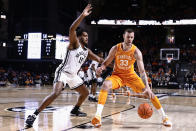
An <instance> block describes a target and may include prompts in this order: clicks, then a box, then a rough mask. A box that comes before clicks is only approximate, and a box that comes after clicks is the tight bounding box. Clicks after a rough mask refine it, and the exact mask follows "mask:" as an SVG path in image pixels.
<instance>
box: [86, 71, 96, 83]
mask: <svg viewBox="0 0 196 131" xmlns="http://www.w3.org/2000/svg"><path fill="white" fill-rule="evenodd" d="M87 75H88V80H89V81H91V80H93V79H96V74H95V71H94V70H92V69H88V70H87Z"/></svg>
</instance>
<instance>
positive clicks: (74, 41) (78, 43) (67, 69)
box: [25, 4, 103, 127]
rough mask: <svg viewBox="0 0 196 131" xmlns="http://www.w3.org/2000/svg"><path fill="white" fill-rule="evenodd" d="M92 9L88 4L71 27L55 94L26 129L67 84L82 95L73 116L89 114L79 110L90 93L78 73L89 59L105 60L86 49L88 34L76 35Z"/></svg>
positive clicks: (34, 115)
mask: <svg viewBox="0 0 196 131" xmlns="http://www.w3.org/2000/svg"><path fill="white" fill-rule="evenodd" d="M91 9H92V7H91V5H90V4H88V5H87V6H86V8H85V9H84V10H83V12H82V14H81V15H80V16H79V17H78V18H77V19H76V20H75V21H74V22H73V24H72V25H71V27H70V29H69V41H70V44H69V46H68V48H67V53H66V55H65V58H64V60H63V62H62V63H61V64H60V65H59V67H58V68H57V69H56V72H55V79H54V85H53V92H52V93H51V94H50V95H48V96H47V97H46V98H45V99H44V100H43V102H42V104H41V105H40V106H39V108H38V109H37V110H36V111H35V112H34V113H33V114H32V115H29V116H28V117H27V120H26V123H25V124H26V127H32V126H33V123H34V121H35V119H36V116H37V115H38V114H39V113H40V112H41V111H42V110H43V109H44V108H46V107H47V106H48V105H49V104H51V103H52V102H53V101H54V100H55V99H56V98H57V97H58V96H59V95H60V93H61V91H62V89H63V88H64V86H65V85H66V84H68V85H69V87H70V88H71V89H74V90H75V91H77V92H78V93H79V94H80V96H79V98H78V101H77V103H76V105H75V107H74V108H73V109H72V111H71V115H72V116H80V117H85V116H87V114H86V113H83V112H81V111H80V110H79V108H80V106H81V105H82V103H83V102H84V100H85V99H86V97H87V96H88V94H89V92H88V90H87V88H86V87H85V85H84V84H83V80H82V79H81V78H80V77H79V76H78V75H77V73H78V71H79V69H80V68H81V66H82V64H83V63H84V62H85V60H86V58H87V57H88V58H90V59H92V60H96V61H98V62H100V63H101V62H103V59H102V58H100V57H98V56H97V55H95V54H94V53H93V52H92V51H91V50H90V49H88V48H87V47H86V46H87V45H88V34H87V32H85V31H82V30H80V31H78V32H77V33H76V29H77V27H78V26H79V24H80V23H81V21H82V20H83V19H84V18H85V17H86V16H88V15H89V14H90V13H91Z"/></svg>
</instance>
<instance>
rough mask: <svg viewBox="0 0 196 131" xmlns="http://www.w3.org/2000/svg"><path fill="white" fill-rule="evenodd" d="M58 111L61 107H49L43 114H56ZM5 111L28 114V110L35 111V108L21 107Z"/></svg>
mask: <svg viewBox="0 0 196 131" xmlns="http://www.w3.org/2000/svg"><path fill="white" fill-rule="evenodd" d="M57 109H59V107H52V106H48V107H46V108H45V109H44V110H43V111H42V112H45V113H49V112H54V111H56V110H57ZM5 110H6V111H11V112H26V111H27V110H35V108H33V107H32V108H30V107H24V106H21V107H13V108H7V109H5Z"/></svg>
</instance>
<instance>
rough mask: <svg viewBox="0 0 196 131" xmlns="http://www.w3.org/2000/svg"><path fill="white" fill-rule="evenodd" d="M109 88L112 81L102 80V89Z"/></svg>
mask: <svg viewBox="0 0 196 131" xmlns="http://www.w3.org/2000/svg"><path fill="white" fill-rule="evenodd" d="M110 88H112V83H111V82H110V81H104V82H103V86H102V89H103V90H109V89H110Z"/></svg>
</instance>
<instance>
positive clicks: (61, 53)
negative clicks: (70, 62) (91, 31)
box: [55, 34, 69, 60]
mask: <svg viewBox="0 0 196 131" xmlns="http://www.w3.org/2000/svg"><path fill="white" fill-rule="evenodd" d="M68 46H69V38H68V37H67V36H62V35H60V34H57V35H56V48H55V59H60V60H63V59H64V57H65V54H66V51H67V47H68Z"/></svg>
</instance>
